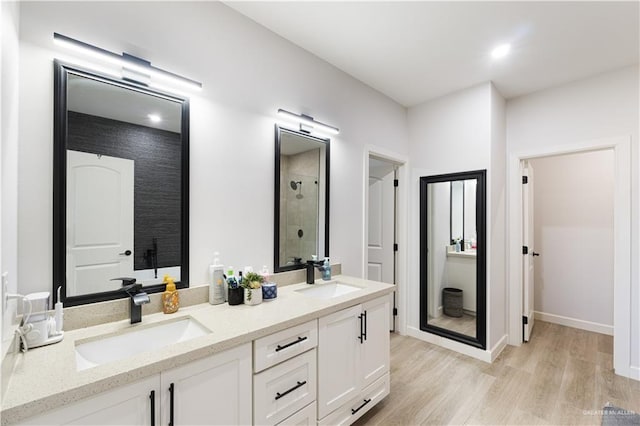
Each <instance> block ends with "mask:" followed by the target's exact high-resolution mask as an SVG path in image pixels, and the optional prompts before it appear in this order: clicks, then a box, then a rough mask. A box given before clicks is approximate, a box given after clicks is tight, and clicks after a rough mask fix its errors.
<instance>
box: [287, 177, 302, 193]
mask: <svg viewBox="0 0 640 426" xmlns="http://www.w3.org/2000/svg"><path fill="white" fill-rule="evenodd" d="M289 185H290V186H291V189H293V190H294V191H295V190H296V189H298V185H300V186H302V181H301V180H299V181H297V182H296V181H295V180H292V181H291V182H289Z"/></svg>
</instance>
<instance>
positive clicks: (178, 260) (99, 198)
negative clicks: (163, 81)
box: [53, 61, 189, 306]
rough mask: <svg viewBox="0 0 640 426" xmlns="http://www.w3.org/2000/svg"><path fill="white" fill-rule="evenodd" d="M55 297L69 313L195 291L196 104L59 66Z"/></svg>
mask: <svg viewBox="0 0 640 426" xmlns="http://www.w3.org/2000/svg"><path fill="white" fill-rule="evenodd" d="M54 66H55V69H54V158H53V174H54V175H53V225H54V226H53V245H54V247H53V287H54V294H55V291H56V289H57V287H58V286H62V291H61V298H62V301H63V302H64V303H65V304H66V305H67V306H74V305H79V304H84V303H91V302H98V301H104V300H110V299H116V298H120V297H125V296H126V294H124V293H123V292H122V291H120V290H119V288H120V286H121V285H122V282H121V281H119V280H117V278H120V277H132V278H136V280H137V282H139V283H142V284H143V287H144V290H145V291H146V292H150V293H153V292H158V291H163V290H164V285H162V282H163V276H164V275H165V274H169V275H171V276H172V277H174V279H175V280H176V284H177V287H178V288H185V287H188V282H189V268H188V265H189V102H188V100H187V99H184V98H179V97H175V96H172V95H168V94H165V93H161V92H157V91H154V90H150V89H148V88H146V87H142V86H139V85H136V84H133V83H128V82H125V81H121V80H116V79H112V78H109V77H106V76H102V75H98V74H96V73H93V72H89V71H86V70H83V69H80V68H77V67H74V66H71V65H67V64H64V63H62V62H60V61H55V64H54Z"/></svg>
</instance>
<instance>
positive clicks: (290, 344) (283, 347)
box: [276, 336, 308, 352]
mask: <svg viewBox="0 0 640 426" xmlns="http://www.w3.org/2000/svg"><path fill="white" fill-rule="evenodd" d="M307 339H308V337H307V336H304V337H298V340H294V341H293V342H291V343H287V344H286V345H284V346H280V345H278V346H276V352H280V351H281V350H283V349H287V348H288V347H289V346H293V345H297V344H298V343H300V342H304V341H305V340H307Z"/></svg>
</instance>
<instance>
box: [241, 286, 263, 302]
mask: <svg viewBox="0 0 640 426" xmlns="http://www.w3.org/2000/svg"><path fill="white" fill-rule="evenodd" d="M259 303H262V288H252V289H251V290H249V289H245V291H244V304H245V305H257V304H259Z"/></svg>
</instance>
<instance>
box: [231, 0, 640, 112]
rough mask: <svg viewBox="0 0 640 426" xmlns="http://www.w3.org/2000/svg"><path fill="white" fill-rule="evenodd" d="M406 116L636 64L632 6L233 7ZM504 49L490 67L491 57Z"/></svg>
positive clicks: (362, 4)
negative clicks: (463, 94) (437, 104)
mask: <svg viewBox="0 0 640 426" xmlns="http://www.w3.org/2000/svg"><path fill="white" fill-rule="evenodd" d="M226 4H227V5H228V6H229V7H231V8H233V9H235V10H236V11H238V12H240V13H242V14H243V15H245V16H247V17H249V18H251V19H253V20H254V21H256V22H257V23H259V24H261V25H263V26H265V27H266V28H268V29H270V30H271V31H273V32H275V33H276V34H279V35H280V36H282V37H284V38H285V39H287V40H289V41H291V42H292V43H294V44H296V45H298V46H300V47H302V48H303V49H305V50H307V51H309V52H311V53H312V54H314V55H316V56H318V57H320V58H321V59H323V60H325V61H327V62H329V63H331V64H333V65H334V66H336V67H337V68H339V69H341V70H343V71H345V72H346V73H348V74H350V75H352V76H353V77H355V78H356V79H358V80H360V81H362V82H364V83H365V84H367V85H369V86H371V87H373V88H374V89H376V90H378V91H380V92H382V93H384V94H385V95H387V96H388V97H390V98H392V99H394V100H395V101H397V102H398V103H400V104H402V105H404V106H407V107H410V106H414V105H417V104H420V103H423V102H425V101H427V100H430V99H433V98H436V97H439V96H442V95H444V94H447V93H451V92H454V91H456V90H460V89H463V88H466V87H470V86H473V85H476V84H479V83H483V82H486V81H493V82H494V84H495V86H496V87H497V88H498V90H499V91H500V93H502V95H503V96H504V97H506V98H513V97H516V96H520V95H524V94H527V93H531V92H534V91H537V90H540V89H543V88H547V87H551V86H556V85H560V84H564V83H567V82H570V81H574V80H578V79H581V78H585V77H588V76H592V75H595V74H599V73H602V72H606V71H610V70H614V69H617V68H621V67H624V66H627V65H632V64H636V63H638V62H639V37H640V33H639V20H640V19H639V14H640V11H639V2H637V1H633V2H610V1H604V2H455V1H454V2H399V1H397V2H396V1H391V2H376V1H372V2H369V1H354V2H328V1H327V2H322V1H320V2H314V1H301V2H286V1H285V2H279V1H278V2H275V1H261V2H234V1H230V2H227V3H226ZM502 43H510V44H511V46H512V47H511V53H510V54H509V55H507V56H506V57H504V58H502V59H500V60H495V59H493V58H492V57H491V54H490V52H491V50H492V49H493V48H494V47H495V46H497V45H499V44H502Z"/></svg>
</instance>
